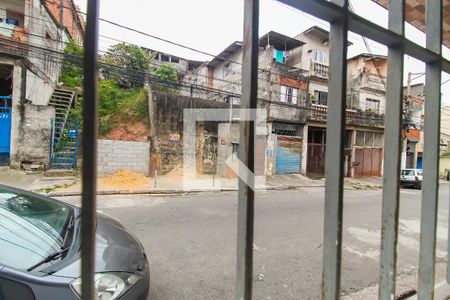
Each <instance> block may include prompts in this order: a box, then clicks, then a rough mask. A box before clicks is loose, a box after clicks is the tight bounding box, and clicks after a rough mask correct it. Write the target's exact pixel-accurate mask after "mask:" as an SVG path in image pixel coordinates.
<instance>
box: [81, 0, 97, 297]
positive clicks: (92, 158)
mask: <svg viewBox="0 0 450 300" xmlns="http://www.w3.org/2000/svg"><path fill="white" fill-rule="evenodd" d="M98 18H99V0H89V1H88V3H87V21H86V35H85V41H84V82H83V87H84V103H83V110H84V112H83V128H84V131H83V169H82V172H83V174H82V176H83V177H82V187H83V191H82V200H81V207H82V214H81V236H82V241H83V243H82V244H81V278H82V290H81V298H82V299H84V300H89V299H95V297H96V295H95V294H94V265H95V218H96V190H97V184H96V183H97V101H98V89H97V85H98V63H97V48H98Z"/></svg>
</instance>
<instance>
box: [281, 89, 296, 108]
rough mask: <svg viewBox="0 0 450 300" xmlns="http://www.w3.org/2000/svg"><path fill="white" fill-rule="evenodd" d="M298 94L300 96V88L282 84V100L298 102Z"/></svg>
mask: <svg viewBox="0 0 450 300" xmlns="http://www.w3.org/2000/svg"><path fill="white" fill-rule="evenodd" d="M297 96H298V89H296V88H292V87H288V86H283V85H282V86H281V92H280V100H281V102H287V103H292V104H297Z"/></svg>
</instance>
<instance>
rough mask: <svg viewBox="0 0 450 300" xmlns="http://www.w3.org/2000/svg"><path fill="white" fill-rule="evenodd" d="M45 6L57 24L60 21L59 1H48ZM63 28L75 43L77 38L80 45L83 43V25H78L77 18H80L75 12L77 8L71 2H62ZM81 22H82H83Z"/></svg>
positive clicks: (68, 0)
mask: <svg viewBox="0 0 450 300" xmlns="http://www.w3.org/2000/svg"><path fill="white" fill-rule="evenodd" d="M46 6H47V8H48V10H49V11H50V13H51V14H52V15H53V17H54V18H55V19H56V21H57V22H58V23H60V22H61V20H60V1H59V0H58V1H56V0H49V1H47V2H46ZM63 10H64V26H65V27H66V29H67V31H68V32H69V34H70V37H71V38H72V39H73V40H74V41H75V42H77V37H78V36H79V37H80V43H82V42H83V30H84V28H83V24H80V23H79V22H78V20H77V18H81V17H80V15H79V14H78V13H77V12H76V11H77V10H78V7H77V6H76V5H75V6H74V4H73V1H71V0H64V8H63ZM81 22H84V21H83V20H82V21H81Z"/></svg>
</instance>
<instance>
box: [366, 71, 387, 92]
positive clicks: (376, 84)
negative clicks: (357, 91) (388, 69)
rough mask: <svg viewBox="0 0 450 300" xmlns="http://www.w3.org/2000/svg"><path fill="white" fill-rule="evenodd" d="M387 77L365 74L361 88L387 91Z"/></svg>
mask: <svg viewBox="0 0 450 300" xmlns="http://www.w3.org/2000/svg"><path fill="white" fill-rule="evenodd" d="M385 84H386V77H385V76H379V75H378V74H372V73H368V74H364V75H363V76H362V78H361V88H365V89H370V90H375V91H382V92H384V91H386V86H385Z"/></svg>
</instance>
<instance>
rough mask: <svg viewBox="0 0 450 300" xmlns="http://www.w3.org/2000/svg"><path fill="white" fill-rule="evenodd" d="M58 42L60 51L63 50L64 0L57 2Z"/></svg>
mask: <svg viewBox="0 0 450 300" xmlns="http://www.w3.org/2000/svg"><path fill="white" fill-rule="evenodd" d="M59 27H60V31H59V32H60V33H59V42H60V46H61V50H64V0H60V2H59Z"/></svg>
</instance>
